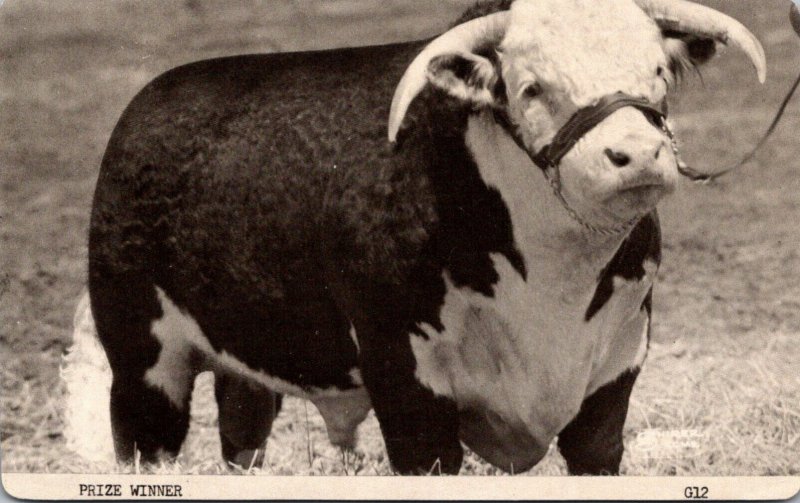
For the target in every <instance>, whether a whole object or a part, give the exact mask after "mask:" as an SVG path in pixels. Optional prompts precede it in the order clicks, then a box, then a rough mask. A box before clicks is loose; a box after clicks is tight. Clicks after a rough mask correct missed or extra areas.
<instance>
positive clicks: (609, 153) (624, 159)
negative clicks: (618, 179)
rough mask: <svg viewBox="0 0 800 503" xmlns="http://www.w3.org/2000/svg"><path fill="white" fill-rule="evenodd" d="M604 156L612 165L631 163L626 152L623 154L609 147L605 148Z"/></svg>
mask: <svg viewBox="0 0 800 503" xmlns="http://www.w3.org/2000/svg"><path fill="white" fill-rule="evenodd" d="M605 154H606V157H608V160H609V161H611V164H613V165H614V166H616V167H618V168H621V167H623V166H627V165H628V164H630V163H631V158H630V156H629V155H628V154H624V153H622V152H614V151H613V150H611V149H610V148H607V149H606V150H605Z"/></svg>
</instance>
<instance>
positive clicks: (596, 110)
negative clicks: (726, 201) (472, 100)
mask: <svg viewBox="0 0 800 503" xmlns="http://www.w3.org/2000/svg"><path fill="white" fill-rule="evenodd" d="M624 107H634V108H636V109H638V110H640V111H642V113H644V114H645V116H647V117H648V119H650V120H651V122H653V124H654V125H656V126H657V127H659V128H661V130H662V131H664V133H665V134H666V135H667V136H668V137H669V138H670V140H671V141H672V148H673V151H674V152H675V153H676V159H677V147H676V146H675V141H674V138H673V135H672V131H671V130H670V129H669V126H668V125H667V121H666V101H665V102H664V103H663V104H662V106H661V107H657V106H655V105H653V104H652V103H650V102H649V101H647V100H645V99H643V98H638V97H634V96H631V95H629V94H625V93H615V94H609V95H607V96H604V97H602V98H601V99H600V100H599V101H598V102H597V103H596V104H594V105H590V106H588V107H584V108H581V109H580V110H578V111H577V112H575V114H574V115H573V116H572V117H570V119H569V120H568V121H567V123H566V124H564V126H562V127H561V129H559V130H558V132H557V133H556V135H555V136H554V137H553V140H552V141H551V142H550V143H549V144H547V145H545V146H544V147H543V148H542V149H541V150H539V151H538V152H531V151H530V150H529V149H528V147H527V146H526V145H525V143H524V142H523V141H522V138H521V137H520V136H519V133H517V130H516V127H515V126H514V124H513V123H512V122H511V119H510V118H509V117H508V114H507V112H506V111H505V110H494V111H493V113H494V118H495V121H496V122H497V123H498V124H499V125H500V126H502V128H503V129H504V130H505V131H506V132H507V133H508V134H509V136H511V138H512V139H513V140H514V143H516V144H517V146H518V147H519V148H520V149H522V150H523V151H524V152H525V153H526V154H528V157H529V158H530V159H531V161H533V163H534V164H536V165H537V166H538V167H539V168H540V169H541V170H542V172H543V173H544V175H545V178H547V180H548V182H549V183H550V186H551V187H552V189H553V192H554V194H555V195H556V197H557V198H558V200H559V201H561V204H562V205H563V206H564V208H565V209H566V210H567V213H569V214H570V216H571V217H572V218H573V219H575V220H576V221H577V222H578V223H580V224H581V225H582V226H583V227H585V228H586V229H588V230H590V231H592V232H595V233H598V234H602V235H606V236H611V235H616V234H620V233H622V232H625V231H628V230H630V228H631V227H632V226H633V224H635V223H636V221H638V220H639V219H638V218H635V219H633V220H631V221H629V222H625V223H624V224H622V225H620V226H617V227H610V228H607V227H596V226H594V225H592V224H590V223H589V222H586V221H585V220H584V219H583V218H582V217H581V216H580V215H579V214H578V213H577V212H576V211H575V210H574V209H572V207H571V206H570V205H569V203H567V201H566V199H564V195H563V194H562V192H561V180H560V173H559V170H558V166H559V164H560V163H561V160H562V159H563V158H564V156H565V155H567V153H568V152H569V151H570V150H571V149H572V147H574V146H575V144H576V143H578V141H579V140H580V139H581V138H582V137H583V136H584V135H585V134H586V133H588V132H589V131H591V130H592V129H594V127H595V126H597V125H598V124H600V123H601V122H602V121H603V120H604V119H605V118H606V117H608V116H609V115H611V114H612V113H614V112H616V111H617V110H619V109H620V108H624ZM550 171H552V173H550Z"/></svg>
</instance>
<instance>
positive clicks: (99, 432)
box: [61, 292, 115, 463]
mask: <svg viewBox="0 0 800 503" xmlns="http://www.w3.org/2000/svg"><path fill="white" fill-rule="evenodd" d="M61 379H62V380H63V381H64V384H65V388H66V394H65V403H64V437H65V439H66V441H67V447H68V448H69V449H70V450H72V451H73V452H75V453H76V454H78V455H79V456H81V457H82V458H84V459H86V460H88V461H92V462H108V463H114V460H115V456H114V442H113V439H112V436H111V417H110V411H109V399H110V396H111V367H109V365H108V360H107V358H106V354H105V351H104V350H103V347H102V346H101V345H100V341H98V340H97V331H96V330H95V326H94V319H93V318H92V310H91V307H90V305H89V294H88V293H87V292H84V294H83V296H82V297H81V300H80V302H78V308H77V309H76V311H75V319H74V332H73V336H72V346H71V347H70V348H69V350H68V352H67V354H66V356H64V359H63V363H62V365H61Z"/></svg>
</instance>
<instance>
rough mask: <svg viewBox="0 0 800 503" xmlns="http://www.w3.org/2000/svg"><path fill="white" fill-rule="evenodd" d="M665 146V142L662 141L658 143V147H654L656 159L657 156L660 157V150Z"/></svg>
mask: <svg viewBox="0 0 800 503" xmlns="http://www.w3.org/2000/svg"><path fill="white" fill-rule="evenodd" d="M665 146H666V143H664V142H663V141H662V142H661V145H659V146H658V148H657V149H656V155H655V158H656V160H658V158H659V157H661V151H662V150H664V147H665Z"/></svg>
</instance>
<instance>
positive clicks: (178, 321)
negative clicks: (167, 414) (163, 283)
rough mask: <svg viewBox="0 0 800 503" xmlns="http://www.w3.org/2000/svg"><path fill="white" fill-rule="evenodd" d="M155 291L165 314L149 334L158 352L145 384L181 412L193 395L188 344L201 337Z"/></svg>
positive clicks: (197, 328) (194, 324)
mask: <svg viewBox="0 0 800 503" xmlns="http://www.w3.org/2000/svg"><path fill="white" fill-rule="evenodd" d="M157 291H158V300H159V301H160V303H161V309H162V311H163V313H164V314H163V316H162V317H161V318H159V319H158V320H155V321H153V324H152V326H151V328H150V333H151V334H152V335H153V336H154V337H155V338H156V339H158V342H159V343H160V344H161V351H159V353H158V360H157V361H156V364H155V365H153V366H152V367H151V368H149V369H147V371H146V372H145V373H144V380H145V382H146V383H147V384H149V385H151V386H153V387H154V388H159V389H161V390H162V391H163V392H164V394H165V395H166V396H167V398H168V399H169V401H170V402H172V405H174V406H175V408H177V409H178V410H183V408H184V406H185V404H186V402H187V400H188V398H189V394H190V393H191V392H192V386H191V384H192V376H191V373H192V370H191V368H190V365H189V358H190V356H191V353H192V347H191V345H190V343H189V340H190V339H191V338H194V337H197V336H198V335H197V334H200V333H201V331H200V326H199V325H198V324H197V322H196V321H195V320H194V319H193V318H192V317H191V316H187V315H184V314H183V313H182V312H181V311H180V309H178V306H176V305H175V304H173V303H172V301H170V300H169V298H167V296H166V295H165V294H164V292H163V291H162V290H161V289H157Z"/></svg>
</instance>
